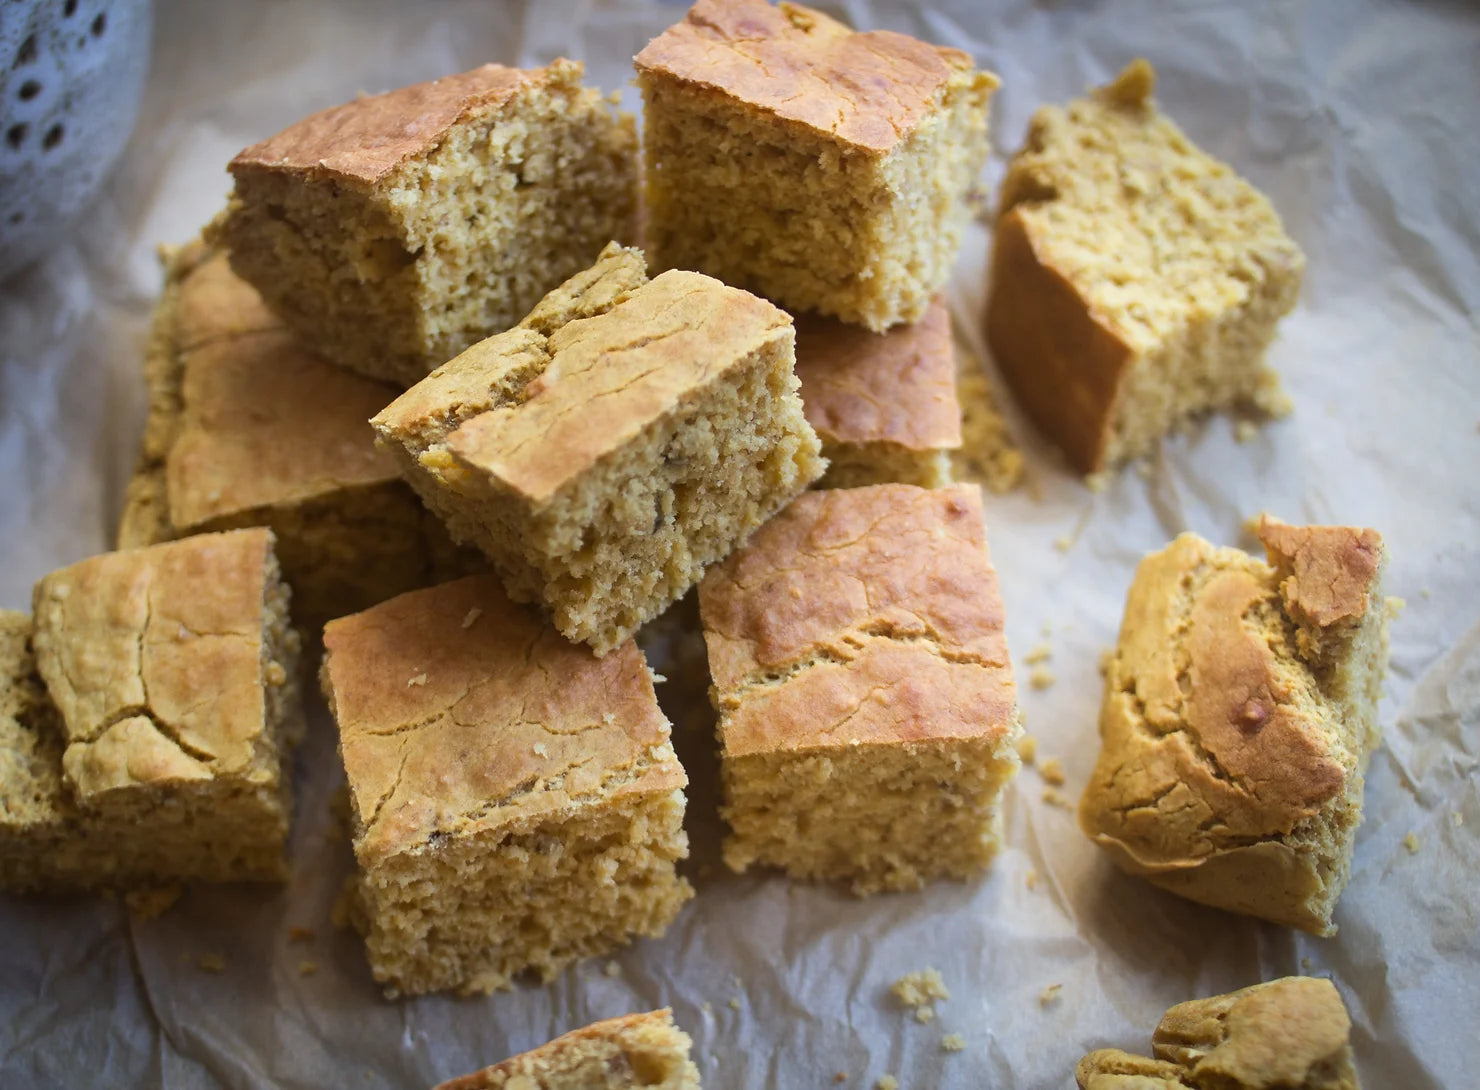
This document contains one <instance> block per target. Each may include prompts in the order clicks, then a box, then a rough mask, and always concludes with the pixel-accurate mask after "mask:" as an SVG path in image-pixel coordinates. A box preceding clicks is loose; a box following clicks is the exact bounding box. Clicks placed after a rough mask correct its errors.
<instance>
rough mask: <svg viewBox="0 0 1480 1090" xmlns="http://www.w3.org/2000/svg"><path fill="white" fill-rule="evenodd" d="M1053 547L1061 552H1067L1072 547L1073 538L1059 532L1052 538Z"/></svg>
mask: <svg viewBox="0 0 1480 1090" xmlns="http://www.w3.org/2000/svg"><path fill="white" fill-rule="evenodd" d="M1053 547H1054V548H1055V549H1057V550H1058V551H1059V552H1061V553H1067V552H1068V551H1069V550H1070V549H1072V548H1074V539H1073V538H1072V537H1070V536H1069V535H1068V534H1061V535H1059V536H1058V537H1056V538H1054V539H1053Z"/></svg>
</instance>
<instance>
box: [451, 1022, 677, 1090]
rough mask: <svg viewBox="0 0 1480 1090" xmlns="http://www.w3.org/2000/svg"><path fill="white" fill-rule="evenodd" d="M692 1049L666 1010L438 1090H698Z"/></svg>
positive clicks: (593, 1030) (578, 1034)
mask: <svg viewBox="0 0 1480 1090" xmlns="http://www.w3.org/2000/svg"><path fill="white" fill-rule="evenodd" d="M692 1045H693V1042H692V1041H690V1040H689V1036H688V1034H686V1033H684V1032H683V1031H682V1030H681V1029H679V1028H678V1027H677V1026H675V1025H674V1024H673V1021H672V1018H671V1017H670V1015H669V1013H668V1012H667V1011H666V1010H665V1011H655V1012H653V1013H652V1014H646V1015H628V1016H627V1017H625V1018H613V1019H609V1020H608V1021H605V1022H598V1023H596V1024H595V1025H592V1026H587V1027H586V1028H584V1029H580V1030H576V1031H574V1032H572V1033H567V1034H565V1035H564V1036H562V1037H557V1038H556V1039H555V1040H553V1041H551V1042H550V1043H549V1044H546V1045H542V1046H541V1047H539V1048H536V1049H533V1050H532V1051H530V1052H525V1053H523V1054H521V1055H518V1056H514V1057H511V1058H510V1059H508V1060H505V1061H504V1062H503V1063H500V1064H495V1065H494V1066H492V1067H489V1068H485V1069H484V1070H482V1071H478V1072H474V1073H473V1074H471V1075H464V1076H463V1077H462V1078H460V1079H453V1080H452V1081H450V1082H446V1083H443V1084H442V1085H441V1086H440V1087H438V1088H437V1090H631V1088H633V1087H640V1086H648V1087H655V1088H657V1090H698V1087H699V1071H698V1068H696V1067H695V1066H694V1064H693V1062H692V1061H691V1060H690V1059H689V1049H690V1048H691V1047H692Z"/></svg>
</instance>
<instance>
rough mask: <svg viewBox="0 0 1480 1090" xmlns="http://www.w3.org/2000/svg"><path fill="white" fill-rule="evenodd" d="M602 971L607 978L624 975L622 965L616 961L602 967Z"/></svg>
mask: <svg viewBox="0 0 1480 1090" xmlns="http://www.w3.org/2000/svg"><path fill="white" fill-rule="evenodd" d="M601 971H602V972H603V973H605V974H606V975H607V976H621V975H622V967H621V965H619V964H617V963H616V962H615V961H608V962H607V963H606V964H605V965H604V966H602V969H601Z"/></svg>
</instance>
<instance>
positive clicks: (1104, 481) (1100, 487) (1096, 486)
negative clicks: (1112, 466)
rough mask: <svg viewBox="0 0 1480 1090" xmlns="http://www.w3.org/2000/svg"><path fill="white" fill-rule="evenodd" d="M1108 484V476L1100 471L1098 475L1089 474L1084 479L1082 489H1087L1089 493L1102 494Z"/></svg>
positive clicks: (1103, 471)
mask: <svg viewBox="0 0 1480 1090" xmlns="http://www.w3.org/2000/svg"><path fill="white" fill-rule="evenodd" d="M1109 483H1110V474H1109V473H1107V472H1106V471H1105V470H1100V472H1098V473H1091V474H1089V475H1088V476H1086V477H1085V478H1084V487H1085V488H1088V489H1089V490H1090V491H1091V492H1103V491H1105V486H1106V485H1108V484H1109Z"/></svg>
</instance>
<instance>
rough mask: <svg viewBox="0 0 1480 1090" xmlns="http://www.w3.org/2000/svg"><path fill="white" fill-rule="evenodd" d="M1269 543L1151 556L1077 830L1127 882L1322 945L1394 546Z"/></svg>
mask: <svg viewBox="0 0 1480 1090" xmlns="http://www.w3.org/2000/svg"><path fill="white" fill-rule="evenodd" d="M1259 536H1260V538H1261V539H1262V540H1263V543H1264V547H1265V551H1266V552H1267V554H1268V558H1269V562H1268V563H1267V564H1266V563H1264V562H1262V561H1259V560H1256V559H1255V558H1253V557H1251V556H1249V555H1248V554H1246V553H1244V552H1241V551H1240V550H1238V549H1220V548H1214V547H1213V546H1212V545H1210V544H1209V543H1208V542H1206V541H1204V540H1203V539H1202V538H1200V537H1198V536H1197V535H1195V534H1182V535H1181V536H1180V537H1178V538H1177V539H1176V540H1175V541H1173V542H1172V543H1171V545H1169V546H1168V547H1167V548H1165V549H1163V550H1162V551H1161V552H1159V553H1152V554H1151V555H1150V556H1148V557H1146V558H1145V559H1144V560H1143V561H1141V565H1140V567H1139V568H1138V569H1137V571H1136V578H1135V581H1134V582H1133V583H1132V584H1131V589H1130V593H1129V595H1128V596H1127V599H1126V606H1125V617H1124V620H1123V621H1122V622H1121V628H1120V642H1119V644H1118V645H1117V647H1116V650H1115V654H1114V656H1113V657H1112V658H1111V660H1110V662H1109V665H1108V669H1107V672H1106V677H1105V699H1104V704H1103V706H1102V708H1101V711H1100V740H1101V745H1102V749H1101V752H1100V757H1099V762H1098V763H1097V764H1096V766H1095V771H1094V773H1093V775H1092V776H1091V777H1090V782H1089V785H1088V786H1087V787H1086V789H1085V793H1084V798H1083V799H1082V800H1081V802H1080V806H1079V822H1080V825H1081V827H1082V828H1083V829H1084V831H1085V833H1086V834H1087V835H1088V836H1090V837H1091V838H1092V839H1093V840H1094V841H1095V842H1096V843H1097V844H1099V845H1100V846H1101V847H1102V848H1104V849H1105V850H1106V851H1107V852H1108V853H1109V855H1110V858H1111V859H1112V860H1114V861H1115V863H1116V865H1118V866H1119V867H1120V868H1121V869H1122V870H1125V871H1127V872H1128V873H1131V874H1137V875H1141V876H1143V877H1145V878H1147V879H1148V880H1150V881H1151V882H1154V883H1155V884H1156V885H1158V886H1161V887H1163V888H1164V889H1169V890H1171V891H1172V892H1173V893H1177V894H1180V895H1181V896H1183V897H1188V898H1190V899H1192V900H1194V901H1200V902H1202V903H1203V904H1209V905H1214V906H1216V907H1218V908H1224V909H1228V910H1229V911H1231V912H1243V913H1247V914H1248V915H1251V916H1260V917H1263V918H1264V919H1267V920H1273V921H1274V922H1275V923H1280V924H1285V925H1287V926H1290V927H1298V928H1301V929H1302V930H1305V931H1311V932H1314V933H1316V934H1322V935H1328V934H1331V933H1333V932H1334V931H1335V925H1334V923H1333V922H1332V918H1331V914H1332V910H1333V909H1334V908H1335V906H1336V900H1337V898H1338V897H1339V896H1340V895H1341V890H1342V888H1343V887H1344V886H1345V885H1346V881H1347V877H1348V875H1349V873H1350V870H1351V854H1352V843H1353V840H1354V838H1355V836H1356V831H1357V826H1358V824H1359V823H1360V822H1361V820H1362V785H1363V775H1364V772H1365V770H1366V767H1367V758H1368V756H1369V754H1370V753H1371V752H1372V750H1373V749H1375V748H1376V747H1377V745H1378V744H1379V741H1380V732H1379V730H1378V725H1377V702H1378V698H1379V696H1380V695H1381V689H1382V678H1383V674H1384V671H1385V669H1386V666H1387V655H1388V636H1387V631H1388V619H1389V615H1390V612H1391V610H1390V606H1389V603H1388V602H1387V601H1386V600H1385V599H1384V598H1383V596H1382V591H1381V587H1380V579H1381V573H1382V566H1383V563H1384V558H1385V552H1384V549H1383V544H1382V538H1381V537H1380V536H1379V535H1378V534H1377V533H1376V531H1373V530H1359V529H1355V528H1352V527H1348V526H1289V525H1286V524H1285V523H1281V522H1276V521H1274V520H1272V519H1268V518H1265V519H1263V520H1262V521H1261V522H1260V525H1259Z"/></svg>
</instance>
